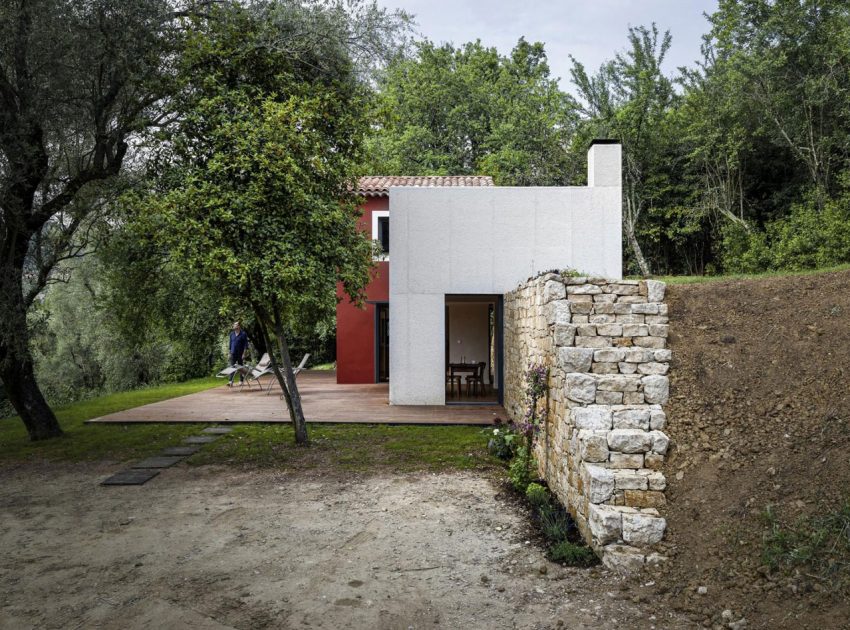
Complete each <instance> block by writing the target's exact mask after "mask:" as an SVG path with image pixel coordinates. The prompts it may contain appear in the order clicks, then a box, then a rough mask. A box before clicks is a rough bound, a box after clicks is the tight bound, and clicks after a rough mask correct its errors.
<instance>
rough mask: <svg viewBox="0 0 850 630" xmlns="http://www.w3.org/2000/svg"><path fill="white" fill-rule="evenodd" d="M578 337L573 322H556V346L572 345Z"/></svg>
mask: <svg viewBox="0 0 850 630" xmlns="http://www.w3.org/2000/svg"><path fill="white" fill-rule="evenodd" d="M575 338H576V327H575V326H573V325H572V324H555V334H554V341H555V345H556V346H571V345H573V341H574V340H575Z"/></svg>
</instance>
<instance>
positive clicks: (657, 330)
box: [649, 324, 670, 337]
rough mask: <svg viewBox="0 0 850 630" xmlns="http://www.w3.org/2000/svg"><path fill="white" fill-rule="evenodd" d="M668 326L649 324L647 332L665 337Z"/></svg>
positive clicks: (667, 332) (668, 330) (668, 329)
mask: <svg viewBox="0 0 850 630" xmlns="http://www.w3.org/2000/svg"><path fill="white" fill-rule="evenodd" d="M669 332H670V326H669V325H667V324H649V334H650V335H652V336H653V337H667V335H668V334H669Z"/></svg>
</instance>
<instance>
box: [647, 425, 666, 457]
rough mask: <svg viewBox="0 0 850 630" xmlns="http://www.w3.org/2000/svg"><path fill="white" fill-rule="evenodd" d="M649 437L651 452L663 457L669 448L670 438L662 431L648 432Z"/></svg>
mask: <svg viewBox="0 0 850 630" xmlns="http://www.w3.org/2000/svg"><path fill="white" fill-rule="evenodd" d="M649 435H651V436H652V449H651V450H652V452H653V453H658V454H659V455H664V454H665V453H666V452H667V447H668V446H670V438H668V437H667V435H666V434H665V433H664V432H663V431H650V432H649Z"/></svg>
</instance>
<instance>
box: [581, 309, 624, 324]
mask: <svg viewBox="0 0 850 630" xmlns="http://www.w3.org/2000/svg"><path fill="white" fill-rule="evenodd" d="M593 310H594V314H593V315H590V316H589V317H588V321H589V322H590V323H591V324H613V323H614V322H615V321H617V320H616V319H615V317H616V315H608V314H604V313H600V312H599V307H598V306H596V307H594V309H593Z"/></svg>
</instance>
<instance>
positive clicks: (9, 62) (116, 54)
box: [0, 0, 181, 440]
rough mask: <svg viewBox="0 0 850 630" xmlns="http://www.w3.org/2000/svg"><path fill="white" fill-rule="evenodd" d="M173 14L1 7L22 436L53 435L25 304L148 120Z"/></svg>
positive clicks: (2, 249)
mask: <svg viewBox="0 0 850 630" xmlns="http://www.w3.org/2000/svg"><path fill="white" fill-rule="evenodd" d="M180 14H181V12H178V11H175V10H174V8H173V7H172V6H171V4H170V3H169V2H166V1H165V0H122V1H121V2H117V1H115V0H90V1H89V2H85V3H80V2H65V1H62V0H20V1H18V2H4V3H3V4H2V5H0V378H2V381H3V385H4V388H5V391H6V394H7V396H8V398H9V400H10V401H11V403H12V405H13V406H14V408H15V410H16V411H17V412H18V414H19V415H20V416H21V418H22V420H23V422H24V424H25V425H26V427H27V431H28V432H29V435H30V437H31V438H32V439H34V440H38V439H44V438H49V437H53V436H57V435H60V434H61V433H62V431H61V429H60V427H59V424H58V423H57V421H56V417H55V416H54V415H53V412H52V411H51V410H50V408H49V407H48V405H47V403H46V402H45V400H44V396H43V395H42V393H41V391H40V390H39V388H38V385H37V384H36V380H35V376H34V373H33V359H32V355H31V352H30V347H29V339H30V335H29V329H28V326H27V311H28V310H29V308H30V307H31V306H32V305H33V303H34V301H35V300H36V297H37V296H38V295H39V293H40V292H41V291H42V290H43V289H44V288H45V287H46V286H47V285H48V284H49V283H50V282H51V281H52V279H53V277H54V276H53V273H52V272H53V270H54V268H55V267H56V265H57V264H58V263H60V262H61V261H62V260H63V259H67V258H69V257H74V256H77V255H79V254H81V253H84V252H85V251H88V243H87V240H88V236H89V235H88V232H87V228H89V227H90V226H91V223H92V219H93V215H96V214H97V213H99V212H100V211H102V209H103V208H104V206H103V203H102V202H103V199H104V195H105V193H106V191H105V190H104V188H103V187H102V186H100V185H99V184H100V183H102V182H105V181H107V180H109V179H111V178H113V177H114V176H115V175H116V174H117V173H118V172H119V170H120V168H121V166H122V164H123V162H124V159H125V156H126V155H127V154H128V151H129V147H130V139H131V137H132V135H133V134H134V133H135V132H136V131H138V130H139V129H141V128H144V127H146V126H148V125H150V124H152V122H154V121H155V120H156V118H157V115H158V113H159V109H158V104H159V101H160V99H161V97H162V95H163V93H164V89H165V85H166V83H167V79H168V66H167V64H165V63H164V62H163V60H164V59H167V58H168V56H169V55H170V53H171V52H172V51H173V50H174V45H175V42H176V41H177V40H178V39H179V31H178V29H177V21H178V19H179V16H180Z"/></svg>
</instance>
